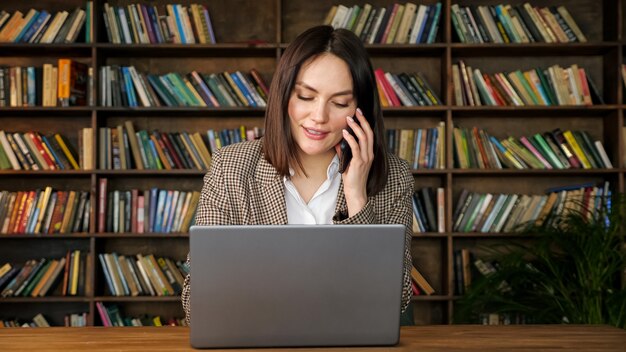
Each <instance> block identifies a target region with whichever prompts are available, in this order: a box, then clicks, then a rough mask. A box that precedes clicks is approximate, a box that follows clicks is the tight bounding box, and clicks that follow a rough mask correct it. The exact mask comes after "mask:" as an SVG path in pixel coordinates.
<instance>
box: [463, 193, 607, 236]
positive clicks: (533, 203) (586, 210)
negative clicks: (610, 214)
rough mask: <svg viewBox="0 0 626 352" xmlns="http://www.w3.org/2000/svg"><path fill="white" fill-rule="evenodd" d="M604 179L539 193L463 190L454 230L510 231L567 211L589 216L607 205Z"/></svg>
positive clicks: (524, 227) (559, 215)
mask: <svg viewBox="0 0 626 352" xmlns="http://www.w3.org/2000/svg"><path fill="white" fill-rule="evenodd" d="M610 195H611V191H610V190H609V183H608V181H607V182H605V183H604V184H603V185H602V186H595V185H594V184H593V183H586V184H577V185H572V186H563V187H555V188H552V189H549V190H547V191H546V194H543V195H527V194H497V193H479V192H470V191H468V190H467V189H463V190H462V191H461V194H460V195H459V198H458V200H457V203H456V208H455V211H454V215H453V230H454V231H456V232H481V233H510V232H518V231H524V230H526V229H528V228H530V227H532V226H533V225H536V226H542V225H543V224H544V223H545V224H547V225H550V224H552V222H553V221H555V219H558V217H561V216H563V215H565V214H567V213H569V212H571V211H577V212H582V213H583V214H585V215H586V216H588V217H589V218H591V217H593V216H595V215H596V214H597V213H598V211H599V209H601V208H603V207H607V206H610V204H609V203H608V201H609V199H610Z"/></svg>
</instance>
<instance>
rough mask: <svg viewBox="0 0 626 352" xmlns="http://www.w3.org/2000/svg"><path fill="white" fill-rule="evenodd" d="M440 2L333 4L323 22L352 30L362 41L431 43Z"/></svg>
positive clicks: (436, 29) (376, 42) (435, 36)
mask: <svg viewBox="0 0 626 352" xmlns="http://www.w3.org/2000/svg"><path fill="white" fill-rule="evenodd" d="M440 16H441V2H437V3H436V4H434V5H419V6H418V5H416V4H414V3H411V2H407V3H406V4H404V5H402V4H398V3H394V4H390V5H388V6H386V7H380V8H375V7H373V6H372V5H370V4H367V3H366V4H365V5H363V6H359V5H354V6H352V7H347V6H345V5H335V6H333V7H331V8H330V10H329V11H328V13H327V14H326V19H325V20H324V24H326V25H331V26H333V27H335V28H345V29H348V30H351V31H353V32H354V33H355V34H356V35H357V36H358V37H359V38H361V40H362V41H363V42H364V43H366V44H420V43H429V44H430V43H434V42H435V39H436V38H437V31H438V30H439V18H440Z"/></svg>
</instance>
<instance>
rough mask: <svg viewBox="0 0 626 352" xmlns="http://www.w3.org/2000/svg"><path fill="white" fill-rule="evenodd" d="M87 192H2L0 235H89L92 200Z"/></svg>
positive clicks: (0, 192)
mask: <svg viewBox="0 0 626 352" xmlns="http://www.w3.org/2000/svg"><path fill="white" fill-rule="evenodd" d="M89 198H90V197H89V192H87V191H53V190H52V187H49V186H48V187H45V189H43V190H41V189H37V190H32V191H18V192H10V191H0V233H2V234H50V235H52V234H66V233H77V232H88V231H89V223H90V214H91V207H92V204H91V200H90V199H89Z"/></svg>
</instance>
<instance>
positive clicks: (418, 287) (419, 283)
mask: <svg viewBox="0 0 626 352" xmlns="http://www.w3.org/2000/svg"><path fill="white" fill-rule="evenodd" d="M411 290H412V291H413V295H414V296H418V295H422V294H425V295H427V296H430V295H432V294H433V293H435V289H434V288H433V287H432V286H431V285H430V283H429V282H428V280H426V277H424V275H422V273H421V272H420V271H419V270H417V268H415V266H411Z"/></svg>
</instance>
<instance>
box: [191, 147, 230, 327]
mask: <svg viewBox="0 0 626 352" xmlns="http://www.w3.org/2000/svg"><path fill="white" fill-rule="evenodd" d="M228 204H229V202H228V198H227V193H226V189H225V186H224V176H223V162H222V157H221V153H220V152H219V151H217V152H215V154H213V160H212V162H211V167H210V168H209V171H208V172H207V174H206V175H205V176H204V184H203V186H202V192H201V193H200V202H199V203H198V210H197V212H196V225H228V224H229V219H230V216H229V208H228ZM187 267H188V268H189V270H191V258H190V257H189V254H187ZM190 289H191V274H187V276H186V277H185V283H184V285H183V293H182V296H181V300H182V304H183V310H184V311H185V320H186V322H187V325H190V323H191V306H190V301H189V293H190Z"/></svg>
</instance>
